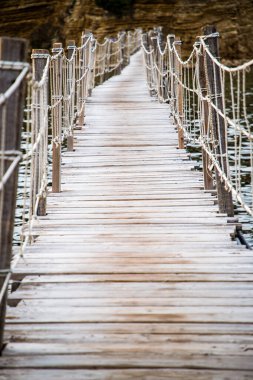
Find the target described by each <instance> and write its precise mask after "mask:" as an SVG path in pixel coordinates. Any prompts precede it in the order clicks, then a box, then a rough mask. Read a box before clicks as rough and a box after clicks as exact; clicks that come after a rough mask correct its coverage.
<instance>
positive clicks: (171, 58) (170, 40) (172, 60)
mask: <svg viewBox="0 0 253 380" xmlns="http://www.w3.org/2000/svg"><path fill="white" fill-rule="evenodd" d="M167 39H168V44H169V46H171V47H172V46H173V43H174V41H175V36H174V34H169V35H168V36H167ZM169 67H170V70H171V72H172V74H171V75H170V83H169V86H170V107H171V111H172V113H174V111H175V78H174V76H173V73H174V71H175V57H174V52H173V51H172V52H169Z"/></svg>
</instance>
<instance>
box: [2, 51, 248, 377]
mask: <svg viewBox="0 0 253 380" xmlns="http://www.w3.org/2000/svg"><path fill="white" fill-rule="evenodd" d="M193 168H194V163H193V162H192V161H190V159H189V154H188V153H187V152H185V151H184V150H178V149H177V135H176V132H175V127H174V125H173V124H172V120H171V119H170V114H169V107H168V105H163V104H159V103H157V102H154V101H153V100H151V98H150V97H149V95H148V91H147V88H146V84H145V76H144V69H143V67H142V64H141V56H140V53H137V55H135V56H134V57H132V60H131V64H130V66H128V67H127V68H126V69H125V70H124V71H123V73H122V74H121V75H120V76H117V77H113V78H111V79H110V80H109V81H108V82H106V83H104V84H103V85H102V86H99V87H97V88H96V89H95V90H94V92H93V97H92V98H90V99H89V100H88V102H87V105H86V126H85V128H84V129H83V130H82V131H79V130H78V131H76V133H75V151H74V152H73V153H72V152H65V153H64V158H63V166H62V169H63V171H62V182H63V184H62V192H61V193H60V194H50V196H49V198H48V215H47V216H46V217H40V218H39V219H38V221H37V222H36V224H35V229H34V235H35V236H34V238H35V243H34V244H33V245H32V246H29V247H28V248H27V250H26V255H25V258H24V260H23V259H21V260H20V262H19V264H18V266H17V268H16V270H15V272H14V274H13V290H14V291H13V292H12V293H11V294H10V295H9V300H8V305H9V306H8V310H7V325H6V331H5V340H6V343H7V344H6V348H5V350H4V351H3V356H2V357H1V358H0V368H1V372H0V380H10V379H11V380H34V379H36V380H41V379H43V380H44V379H49V380H56V379H62V380H69V379H73V380H85V379H89V380H99V379H105V380H106V379H107V380H114V379H115V380H127V379H129V380H130V379H133V380H135V379H147V380H159V379H171V380H195V379H197V380H228V379H229V380H242V379H244V380H246V379H247V380H249V379H252V378H253V360H252V356H253V266H252V264H253V256H252V254H251V252H250V251H248V250H246V249H245V248H244V247H242V246H240V245H238V244H237V242H236V241H233V240H232V239H231V236H230V235H231V234H233V232H234V229H235V224H231V223H228V218H227V217H226V216H225V215H219V214H218V212H217V205H216V198H215V196H213V195H212V194H211V193H208V192H205V191H204V190H203V179H202V174H201V173H200V172H198V171H194V170H193Z"/></svg>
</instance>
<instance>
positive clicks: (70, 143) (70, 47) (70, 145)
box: [67, 40, 76, 152]
mask: <svg viewBox="0 0 253 380" xmlns="http://www.w3.org/2000/svg"><path fill="white" fill-rule="evenodd" d="M75 49H76V46H75V40H69V41H67V51H68V55H67V57H68V59H71V57H72V56H73V53H74V51H75ZM75 69H76V68H75V65H74V67H73V70H75ZM71 74H72V75H73V72H71ZM73 80H75V78H68V82H69V83H68V87H70V91H71V90H72V89H71V87H72V81H73ZM74 106H75V95H74V97H73V99H71V104H70V109H71V112H73V113H74ZM71 127H73V126H71ZM67 150H68V152H72V151H73V150H74V136H73V130H71V132H70V133H69V134H68V136H67Z"/></svg>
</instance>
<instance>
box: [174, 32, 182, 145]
mask: <svg viewBox="0 0 253 380" xmlns="http://www.w3.org/2000/svg"><path fill="white" fill-rule="evenodd" d="M175 49H176V51H177V53H178V55H179V57H181V41H180V38H179V37H176V38H175ZM174 63H175V73H176V75H177V77H178V79H179V80H180V81H182V65H181V63H180V62H179V60H178V59H177V58H176V57H174ZM179 80H175V82H176V86H177V91H176V96H177V99H176V100H175V104H177V107H176V112H177V117H178V119H179V122H178V121H177V132H178V148H179V149H184V130H183V129H182V128H180V124H181V125H182V124H183V119H184V99H183V96H184V89H183V86H182V85H181V83H180V82H179Z"/></svg>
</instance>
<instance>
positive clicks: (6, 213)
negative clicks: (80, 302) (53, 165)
mask: <svg viewBox="0 0 253 380" xmlns="http://www.w3.org/2000/svg"><path fill="white" fill-rule="evenodd" d="M26 58H27V41H26V40H24V39H19V38H8V37H1V38H0V60H3V61H14V62H15V61H19V62H24V61H26ZM19 73H20V70H15V69H13V68H10V69H4V70H0V93H4V92H5V91H6V90H7V89H8V88H9V87H10V86H11V85H12V84H13V82H14V81H15V79H16V78H17V77H18V75H19ZM24 96H25V80H24V81H23V83H22V84H21V85H20V86H19V88H18V89H17V90H16V91H15V92H14V93H13V94H12V95H11V96H10V98H9V99H8V100H7V101H6V102H5V105H4V106H5V110H6V114H5V121H6V129H5V141H2V138H3V134H0V146H4V149H5V150H9V151H13V150H14V151H18V150H19V149H20V140H21V129H22V123H23V109H24ZM2 121H3V107H2V106H0V130H2V128H4V125H2ZM10 165H11V161H10V160H5V162H4V172H6V171H7V170H8V168H9V167H10ZM17 182H18V167H16V168H15V170H14V171H13V173H12V175H11V176H10V177H9V179H8V181H7V183H6V184H5V185H4V190H3V191H2V190H0V192H1V197H3V199H2V205H3V210H2V221H1V225H0V228H1V231H0V233H1V235H0V236H1V240H0V251H1V252H0V270H1V271H2V273H1V276H0V289H2V288H3V285H5V284H6V278H7V273H8V271H9V268H10V262H11V256H12V239H13V228H14V217H15V209H16V194H17ZM0 217H1V216H0ZM4 271H6V274H5V273H4ZM6 299H7V287H6V290H5V292H4V296H3V298H2V302H1V306H0V348H1V349H2V347H3V329H4V320H5V310H6Z"/></svg>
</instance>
